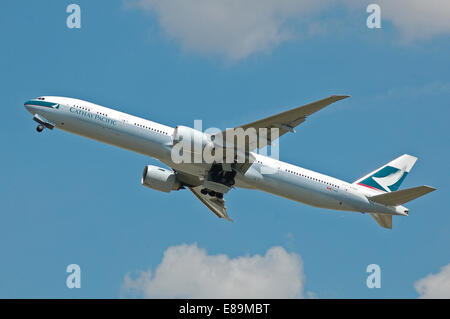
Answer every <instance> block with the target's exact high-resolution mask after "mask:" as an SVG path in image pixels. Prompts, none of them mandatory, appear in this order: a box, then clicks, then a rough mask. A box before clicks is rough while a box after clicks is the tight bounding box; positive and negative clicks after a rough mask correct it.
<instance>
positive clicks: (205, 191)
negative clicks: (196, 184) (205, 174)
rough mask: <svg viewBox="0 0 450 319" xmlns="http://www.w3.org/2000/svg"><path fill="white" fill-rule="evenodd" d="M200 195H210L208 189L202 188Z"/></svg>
mask: <svg viewBox="0 0 450 319" xmlns="http://www.w3.org/2000/svg"><path fill="white" fill-rule="evenodd" d="M200 193H202V194H203V195H206V194H208V191H207V190H206V188H202V190H201V191H200Z"/></svg>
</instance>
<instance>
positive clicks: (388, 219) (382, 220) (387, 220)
mask: <svg viewBox="0 0 450 319" xmlns="http://www.w3.org/2000/svg"><path fill="white" fill-rule="evenodd" d="M370 215H371V216H372V217H373V219H375V221H376V222H377V223H378V225H380V226H381V227H383V228H388V229H392V215H390V214H370Z"/></svg>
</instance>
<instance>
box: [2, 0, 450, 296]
mask: <svg viewBox="0 0 450 319" xmlns="http://www.w3.org/2000/svg"><path fill="white" fill-rule="evenodd" d="M144 2H145V1H144ZM267 2H270V1H263V2H261V6H264V5H265V3H267ZM284 2H286V3H289V1H281V2H280V3H284ZM307 2H308V1H306V2H305V3H307ZM324 2H326V1H324ZM400 2H401V1H400ZM69 3H71V2H68V1H39V2H37V1H33V2H30V1H3V2H2V4H1V10H0V39H1V43H2V45H1V50H0V87H1V88H2V98H3V110H4V111H5V112H6V113H5V114H4V118H5V121H4V122H3V123H2V125H1V133H2V134H0V140H1V145H2V154H3V156H1V159H0V164H1V167H2V168H3V170H2V173H1V176H2V180H3V183H1V184H0V199H1V203H2V205H1V213H0V251H1V259H0V260H1V262H0V272H1V274H2V276H0V297H2V298H22V297H31V298H48V297H58V298H80V297H86V298H98V297H101V298H117V297H120V296H123V293H122V291H123V285H124V278H125V276H126V275H127V274H129V273H134V272H136V271H147V270H149V269H151V270H152V271H153V270H154V269H155V268H156V267H157V266H158V265H159V264H160V263H161V261H162V259H163V254H164V252H165V251H166V250H167V249H168V248H169V247H173V246H178V245H181V244H184V243H186V244H188V245H193V244H195V243H196V244H197V246H198V247H200V248H203V249H206V251H207V254H208V255H217V254H225V255H227V256H228V258H230V259H233V258H236V257H239V256H247V257H248V256H253V255H255V254H259V255H265V254H266V252H267V251H268V250H269V249H270V248H271V247H275V246H281V247H283V248H284V249H285V250H286V251H287V252H288V253H289V254H295V256H297V255H298V256H301V260H302V262H303V266H302V272H303V274H304V278H306V279H305V282H304V283H303V284H302V287H301V290H302V295H305V296H306V295H311V294H312V295H314V296H316V297H319V298H360V297H362V298H379V297H381V298H391V297H400V298H416V297H418V292H417V291H416V290H415V288H414V283H415V282H416V281H418V280H419V279H421V278H424V277H425V276H427V275H428V274H430V273H438V272H439V271H440V269H441V267H444V266H445V265H447V264H449V263H450V255H449V250H448V246H449V244H450V212H449V209H448V207H447V206H448V203H447V201H446V200H447V198H448V194H449V186H450V181H449V179H448V176H449V166H448V161H449V160H448V159H449V158H450V151H449V142H450V139H449V137H450V136H449V131H448V118H449V116H450V109H449V100H450V81H449V74H450V60H449V54H448V53H449V52H450V41H449V37H448V36H449V33H450V32H449V28H448V26H447V25H446V24H445V23H444V24H443V25H442V26H441V25H440V24H439V22H440V21H439V19H437V18H436V19H435V20H436V21H434V23H433V28H431V29H430V30H428V29H427V25H426V19H422V20H420V23H422V24H423V25H417V23H419V22H417V23H415V21H407V20H405V19H406V18H405V17H404V15H408V14H409V13H408V10H411V9H408V8H406V9H404V10H400V11H398V12H396V11H395V10H394V9H395V8H392V7H389V6H387V12H386V15H385V16H386V17H387V18H386V19H384V18H383V20H382V23H383V24H382V29H379V30H370V29H368V28H367V27H366V25H365V20H366V18H367V16H368V13H366V12H365V6H364V5H354V4H353V2H352V1H348V3H349V4H348V5H346V4H341V5H337V6H326V5H324V7H319V8H310V7H308V6H306V7H305V8H303V7H301V8H296V10H290V11H289V12H290V13H289V14H286V13H278V14H279V16H277V19H275V20H274V21H275V22H274V25H271V26H269V27H274V28H275V29H276V30H277V32H278V33H276V34H275V36H273V37H272V38H271V39H269V40H268V41H266V42H264V41H262V42H261V43H257V45H256V46H255V47H252V46H249V47H248V48H247V51H245V52H244V53H242V52H241V51H240V48H241V44H240V42H239V41H240V39H241V38H240V37H239V36H236V32H238V31H242V32H241V35H242V37H244V36H245V34H246V33H245V32H247V31H248V28H250V29H251V28H252V27H253V26H250V27H248V26H247V25H246V24H245V23H244V24H243V25H240V24H239V21H241V20H239V16H236V22H235V28H230V29H227V27H226V26H225V25H215V24H214V23H215V22H212V23H213V25H212V26H211V28H194V29H192V28H191V29H190V26H191V24H190V22H189V18H192V16H189V15H190V14H193V13H192V12H196V11H195V10H193V11H192V12H191V11H189V10H184V11H183V10H178V12H185V13H186V14H185V16H184V18H185V20H187V21H188V22H183V21H184V20H183V19H179V20H177V23H180V24H181V25H177V24H175V25H174V24H173V20H171V18H172V17H173V14H174V13H173V12H174V11H173V8H170V7H169V8H168V7H164V6H163V5H158V3H159V2H158V1H148V3H150V4H153V6H151V7H146V8H144V7H143V6H130V3H129V2H126V3H124V2H123V1H119V0H116V1H108V2H106V1H77V2H76V3H78V4H79V5H80V7H81V10H82V11H81V12H82V16H81V19H82V27H81V29H79V30H75V29H68V28H67V27H66V18H67V16H68V14H67V13H66V6H67V5H68V4H69ZM106 3H107V4H106ZM342 3H345V1H342ZM379 3H381V5H383V3H384V1H379ZM430 3H431V4H430V6H433V5H434V4H433V3H434V2H433V1H431V2H430ZM286 6H287V7H288V8H289V4H286ZM246 9H248V8H247V7H245V6H244V7H243V9H242V11H243V10H246ZM282 9H283V8H282ZM413 9H416V8H413ZM447 9H448V8H441V9H439V10H441V11H442V10H447ZM171 10H172V11H171ZM382 10H384V9H383V6H382ZM439 10H437V11H439ZM255 11H258V10H255ZM261 11H263V10H261ZM281 11H283V10H281V9H280V12H281ZM413 11H414V10H413ZM382 12H383V11H382ZM402 12H403V13H402ZM414 12H415V11H414ZM241 13H242V12H241ZM179 14H180V13H179ZM242 14H243V15H244V16H245V12H243V13H242ZM248 14H249V15H250V16H251V15H252V13H251V12H250V13H248ZM256 14H257V13H255V15H256ZM398 14H400V15H401V14H403V16H397V15H398ZM436 14H437V13H436ZM382 17H384V15H383V16H382ZM410 17H411V19H413V20H414V14H410ZM199 20H201V19H200V18H199ZM262 20H264V21H266V19H262ZM418 20H419V19H418ZM190 21H193V20H192V19H191V20H190ZM280 21H282V23H281V22H280ZM405 21H406V22H405ZM424 21H425V22H424ZM269 22H270V21H269ZM171 23H172V24H171ZM182 23H187V24H186V25H183V24H182ZM192 23H194V22H192ZM224 23H226V21H225V22H224ZM430 23H431V22H430ZM240 27H242V28H243V29H242V30H240V29H239V28H240ZM420 27H422V28H421V29H420ZM269 29H270V28H269ZM180 30H184V31H185V32H184V31H183V32H181V31H180ZM258 30H263V26H261V28H259V27H258ZM417 30H428V31H426V32H425V31H424V32H422V33H423V34H422V33H420V34H419V33H417ZM436 30H437V31H436ZM196 32H199V33H196ZM227 32H229V33H227ZM414 32H416V33H414ZM258 34H259V33H258ZM414 34H416V35H417V34H419V35H417V36H414ZM217 36H220V37H222V38H223V41H217V39H216V38H217ZM264 36H265V33H264V32H262V38H264ZM227 41H228V42H227ZM222 42H223V43H222ZM331 94H349V95H351V96H352V97H351V98H350V99H347V100H344V101H341V102H338V103H336V104H335V105H333V106H331V107H330V108H328V109H325V110H323V111H321V112H319V113H317V114H315V115H314V116H312V117H311V118H309V119H308V121H307V122H305V123H304V124H302V125H301V126H299V127H298V129H297V133H296V134H289V135H286V136H283V138H282V139H281V142H280V159H281V160H283V161H287V162H290V163H293V164H296V165H299V166H302V167H305V168H309V169H313V170H316V171H319V172H321V173H325V174H329V175H332V176H335V177H337V178H341V179H343V180H346V181H353V180H355V179H357V178H359V177H361V176H363V175H365V174H366V173H368V172H369V171H371V170H373V169H375V168H377V167H379V166H381V165H383V164H385V163H387V162H388V161H390V160H392V159H394V158H395V157H397V156H399V155H402V154H404V153H408V154H412V155H415V156H417V157H419V161H418V162H417V163H416V166H415V167H414V169H413V170H412V172H411V173H410V174H409V175H408V177H407V179H406V180H405V182H404V183H403V185H402V187H404V188H406V187H413V186H418V185H423V184H426V185H431V186H434V187H436V188H437V189H438V190H437V191H436V192H433V193H431V194H429V195H427V196H425V197H423V198H421V199H418V200H416V201H413V202H410V203H408V204H407V205H406V206H407V207H408V208H410V216H409V217H407V218H401V217H397V218H394V228H393V230H385V229H382V228H380V227H379V226H378V225H377V224H376V223H375V222H374V221H373V220H372V219H371V218H370V217H369V216H367V215H366V216H364V215H359V214H354V213H342V212H335V211H327V210H322V209H317V208H312V207H308V206H305V205H302V204H300V203H296V202H291V201H288V200H285V199H282V198H278V197H275V196H273V195H269V194H265V193H262V192H256V191H249V190H233V191H231V192H230V194H228V196H227V207H228V213H229V215H230V216H231V218H233V220H234V222H233V223H229V222H227V221H224V220H218V219H217V218H216V217H215V216H214V215H213V214H212V213H210V212H209V211H208V210H207V209H206V208H205V207H204V206H203V205H202V204H201V203H200V202H199V201H198V200H196V199H195V198H194V196H192V194H191V193H190V192H188V191H180V192H173V193H170V194H169V195H168V194H164V193H159V192H157V191H151V190H149V189H146V188H144V187H142V186H141V185H140V175H141V172H142V170H143V168H144V166H145V165H147V164H154V165H161V164H159V163H158V162H157V161H156V160H154V159H151V158H146V157H144V156H142V155H138V154H134V153H131V152H127V151H124V150H121V149H118V148H115V147H112V146H109V145H104V144H101V143H98V142H95V141H91V140H87V139H85V138H81V137H78V136H75V135H70V134H68V133H65V132H62V131H52V132H50V131H46V132H44V133H43V134H37V133H36V131H35V124H33V123H34V122H33V121H32V119H31V116H30V114H29V113H28V112H26V110H25V109H24V107H23V102H24V101H25V100H27V99H29V98H34V97H37V96H41V95H59V96H69V97H76V98H80V99H84V100H88V101H91V102H94V103H97V104H100V105H104V106H107V107H111V108H115V109H118V110H121V111H123V112H127V113H130V114H133V115H137V116H141V117H145V118H148V119H151V120H153V121H156V122H161V123H164V124H166V125H170V126H176V125H189V126H192V125H193V121H194V119H202V120H203V126H204V128H205V127H211V126H214V127H220V128H226V127H232V126H235V125H238V124H243V123H247V122H250V121H254V120H256V119H260V118H263V117H265V116H269V115H272V114H275V113H277V112H280V111H283V110H286V109H288V108H289V107H294V106H298V105H302V104H306V103H309V102H311V101H313V100H316V99H321V98H323V97H326V96H328V95H331ZM72 263H76V264H79V265H80V267H81V270H82V288H81V289H68V288H67V287H66V284H65V282H66V276H67V273H66V272H65V270H66V266H67V265H69V264H72ZM373 263H375V264H378V265H380V266H381V269H382V287H381V288H380V289H368V288H367V286H366V277H367V275H368V274H367V273H366V267H367V265H369V264H373ZM447 284H448V285H450V281H448V282H447ZM174 289H176V287H175V288H174Z"/></svg>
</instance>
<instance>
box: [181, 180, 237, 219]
mask: <svg viewBox="0 0 450 319" xmlns="http://www.w3.org/2000/svg"><path fill="white" fill-rule="evenodd" d="M202 188H203V186H195V187H189V189H190V191H191V192H192V193H194V195H195V196H196V197H197V198H198V199H200V201H201V202H202V203H203V204H205V205H206V207H208V208H209V209H210V210H211V211H212V212H213V213H214V214H216V215H217V217H219V218H225V219H226V220H229V221H232V220H231V218H230V217H228V214H227V208H226V207H225V200H223V199H222V198H217V197H212V196H209V195H204V194H202V193H201V192H200V190H201V189H202Z"/></svg>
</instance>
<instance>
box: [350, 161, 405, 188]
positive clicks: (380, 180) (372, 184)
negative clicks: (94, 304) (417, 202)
mask: <svg viewBox="0 0 450 319" xmlns="http://www.w3.org/2000/svg"><path fill="white" fill-rule="evenodd" d="M406 175H408V173H407V172H406V171H404V170H401V169H398V168H395V167H392V166H385V167H383V168H382V169H380V170H379V171H377V172H376V173H375V174H373V175H371V176H369V177H367V178H366V179H364V180H362V181H360V182H359V183H358V184H359V185H362V186H366V187H369V188H374V189H378V190H381V191H384V192H395V191H396V190H398V188H399V187H400V184H401V183H402V182H403V180H404V179H405V178H406Z"/></svg>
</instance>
